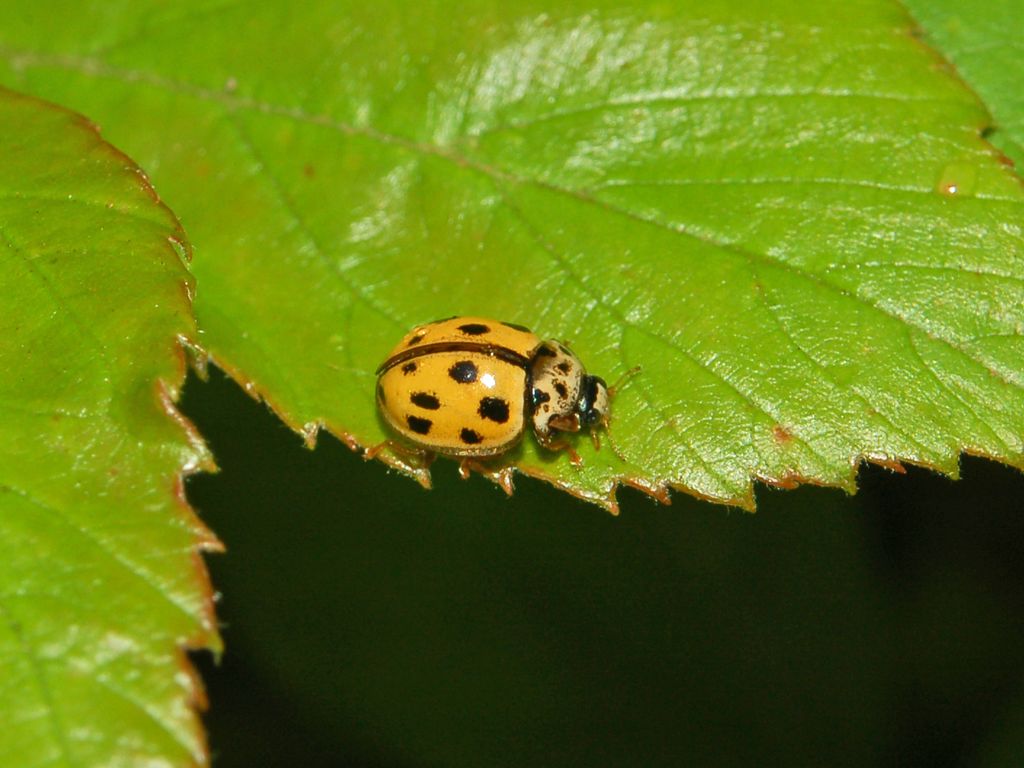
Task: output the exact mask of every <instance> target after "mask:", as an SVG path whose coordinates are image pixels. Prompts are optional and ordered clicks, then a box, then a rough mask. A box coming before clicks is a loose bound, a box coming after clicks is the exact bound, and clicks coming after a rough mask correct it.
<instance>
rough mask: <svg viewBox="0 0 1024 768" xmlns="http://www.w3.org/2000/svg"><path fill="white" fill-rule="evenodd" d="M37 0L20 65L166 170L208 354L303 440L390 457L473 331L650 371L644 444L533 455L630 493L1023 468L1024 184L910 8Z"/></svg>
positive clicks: (632, 418)
mask: <svg viewBox="0 0 1024 768" xmlns="http://www.w3.org/2000/svg"><path fill="white" fill-rule="evenodd" d="M34 8H35V6H33V5H31V4H27V3H24V4H22V3H10V4H7V6H6V10H5V15H6V18H5V19H3V21H4V23H3V24H2V25H0V30H2V31H0V77H2V78H3V80H4V81H6V82H11V83H15V84H16V85H17V86H18V87H21V88H25V89H28V90H30V91H32V92H37V93H43V94H46V95H47V96H49V97H51V98H54V99H57V100H60V101H62V102H65V103H68V104H70V105H72V106H74V107H76V108H79V109H83V110H86V111H88V112H89V114H91V115H95V116H96V117H97V119H99V120H101V121H102V123H103V125H104V127H105V129H106V130H107V131H108V132H109V134H110V136H111V137H112V138H113V139H114V140H116V141H117V142H120V143H122V144H123V145H124V146H125V147H126V148H128V149H129V151H130V152H132V153H133V155H134V156H135V157H136V158H137V159H139V161H140V162H141V163H142V164H143V166H144V167H146V168H147V170H149V171H150V172H151V173H152V174H153V176H154V178H155V180H156V182H157V184H158V186H159V188H160V189H161V190H162V192H163V193H164V194H165V195H166V196H167V198H168V200H169V201H170V202H171V204H172V205H173V206H174V208H175V210H176V211H177V212H178V213H179V214H180V215H181V216H182V217H183V220H184V222H185V225H186V226H187V227H188V230H189V232H190V235H191V237H192V238H193V240H194V242H195V243H196V244H197V253H198V255H197V258H196V262H195V266H194V269H195V274H196V276H197V278H198V282H199V285H200V289H199V294H198V298H197V304H196V311H197V316H198V320H199V323H200V326H201V327H202V328H203V330H204V337H203V343H204V344H205V346H206V347H207V348H208V349H209V350H210V351H211V353H212V355H213V357H214V359H215V360H216V361H217V362H219V363H220V364H221V365H223V366H224V367H225V368H227V369H228V370H229V371H231V372H233V374H234V375H235V376H236V377H237V378H238V379H240V380H242V381H244V382H247V383H249V385H250V387H251V389H252V390H253V391H254V392H258V393H260V394H262V395H263V396H264V397H266V398H267V399H268V400H269V401H270V402H271V404H272V405H273V406H274V407H275V409H276V410H278V412H279V413H280V414H281V415H282V416H283V417H284V418H285V419H286V420H287V421H288V422H289V423H290V424H292V425H293V426H295V427H296V428H305V429H307V430H308V431H313V430H314V429H315V427H316V425H319V424H323V425H326V427H327V428H328V429H330V430H331V431H332V432H334V433H335V434H338V435H339V436H342V437H343V438H344V439H346V440H347V441H348V442H350V444H353V445H354V444H357V443H358V444H360V445H364V446H367V445H374V444H377V443H379V442H380V441H381V440H383V439H384V438H385V437H386V432H385V431H384V429H383V428H382V425H381V423H380V421H379V418H378V416H377V414H376V411H375V407H374V403H373V394H372V393H373V381H374V376H373V371H374V369H375V368H376V366H377V364H378V363H379V362H380V360H381V357H382V356H383V355H384V353H385V352H386V351H387V350H388V349H390V348H391V346H392V345H393V344H394V343H395V341H396V340H397V339H398V338H400V337H401V335H402V334H403V333H404V332H405V331H406V330H408V328H410V327H411V326H412V325H414V324H416V323H418V322H422V321H425V320H430V319H434V318H437V317H445V316H450V315H452V314H462V313H466V314H469V313H473V314H482V315H487V316H493V317H497V318H499V319H503V320H509V321H513V322H518V323H522V324H526V325H529V326H530V327H532V328H534V330H536V331H537V332H538V333H540V334H542V335H545V336H554V337H557V338H562V339H567V340H569V341H571V342H572V344H573V346H574V348H575V349H576V351H577V352H578V353H579V354H580V356H581V357H582V358H583V359H584V361H585V363H586V364H587V366H588V368H589V369H590V370H592V371H593V372H595V373H598V374H601V375H602V376H604V377H605V378H606V379H608V380H609V381H612V380H615V379H616V378H617V377H618V376H620V375H621V374H622V373H624V372H625V371H626V370H628V369H629V368H631V367H633V366H636V365H640V366H642V367H643V371H642V373H641V374H640V375H638V376H636V377H634V378H633V379H632V380H631V381H630V382H629V383H628V385H627V386H626V387H625V388H623V390H622V391H621V392H620V393H619V395H618V396H617V397H616V399H615V402H614V414H613V423H612V427H611V432H612V438H613V440H614V444H615V449H616V450H615V451H613V450H608V449H607V448H606V449H604V450H602V451H600V452H599V453H595V452H594V451H593V449H592V448H590V447H589V445H588V444H587V443H586V442H585V441H581V442H580V444H579V449H580V452H581V454H582V455H583V458H584V460H585V467H584V468H583V469H581V470H577V469H575V468H573V467H572V466H570V464H569V463H568V461H567V460H566V457H565V456H552V455H549V454H545V453H543V452H542V451H541V450H540V449H539V448H538V447H537V446H536V443H535V442H534V441H533V440H531V439H527V440H525V441H524V443H523V444H522V447H521V449H520V450H519V451H518V452H517V453H516V454H514V455H513V456H511V457H510V458H511V459H512V460H514V461H515V462H516V463H517V465H518V466H519V467H520V468H521V469H522V470H523V471H525V472H528V473H530V474H534V475H539V476H544V477H548V478H550V479H551V480H552V481H553V482H555V483H556V484H558V485H561V486H563V487H565V488H567V489H569V490H570V491H572V492H573V493H576V494H578V495H581V496H585V497H588V498H592V499H595V500H598V501H601V502H604V503H606V504H612V503H613V494H614V487H615V485H616V483H617V482H620V481H626V482H631V483H634V484H636V485H639V486H644V487H647V488H649V489H657V488H660V487H663V486H665V485H672V486H675V487H679V488H683V489H686V490H688V491H690V492H692V493H694V494H697V495H699V496H703V497H707V498H712V499H717V500H723V501H729V502H735V503H740V504H748V505H749V504H750V503H751V498H752V496H751V491H750V489H751V481H752V479H761V480H764V481H766V482H769V483H773V484H780V485H788V484H792V483H795V482H798V481H809V482H814V483H826V484H836V485H840V486H843V487H846V488H852V486H853V483H854V473H855V468H856V466H857V463H858V462H859V461H860V460H861V459H862V458H865V457H867V458H870V459H873V460H876V461H880V462H883V463H889V464H895V463H896V462H899V461H909V462H913V463H918V464H923V465H928V466H932V467H936V468H938V469H941V470H943V471H945V472H949V473H952V474H955V473H956V471H957V460H958V456H959V454H960V452H961V451H962V450H967V451H970V452H973V453H977V454H982V455H986V456H991V457H994V458H997V459H1000V460H1002V461H1006V462H1010V463H1013V464H1017V465H1020V464H1021V462H1022V437H1021V436H1022V435H1024V389H1022V384H1024V380H1022V374H1021V366H1020V360H1021V359H1022V354H1024V337H1022V335H1021V334H1022V330H1024V327H1022V326H1024V318H1022V309H1021V307H1022V306H1024V280H1022V278H1024V274H1022V269H1021V267H1020V257H1019V254H1020V251H1021V246H1022V242H1024V236H1022V230H1021V211H1022V207H1021V202H1022V199H1024V195H1022V190H1021V186H1020V183H1019V180H1018V179H1017V178H1016V177H1015V176H1014V175H1013V173H1012V172H1011V171H1010V169H1008V168H1007V167H1006V166H1005V165H1004V164H1002V163H1001V162H1000V159H999V153H998V152H996V151H995V150H994V149H993V148H992V147H991V146H990V145H989V144H988V143H986V142H985V141H984V140H982V139H981V138H980V135H979V132H980V130H981V129H982V128H983V127H984V126H985V125H987V124H988V122H989V116H988V115H987V113H986V111H985V109H984V107H983V106H982V105H981V104H980V102H979V101H978V99H977V97H976V95H975V94H974V93H972V92H971V91H970V90H968V88H967V86H966V85H965V83H964V82H963V81H962V80H960V79H958V78H957V77H955V76H954V75H953V74H952V73H951V72H950V71H949V70H948V68H947V67H944V66H942V61H941V59H940V58H939V56H938V55H937V54H936V52H935V51H933V50H932V49H930V48H928V47H927V46H925V45H923V44H922V42H921V41H920V40H919V39H917V37H915V35H914V34H913V30H914V26H913V22H912V20H911V19H910V17H909V16H908V15H907V14H906V13H905V12H904V11H903V9H902V7H901V6H899V5H898V4H895V3H891V2H881V1H880V0H878V1H867V0H864V1H862V2H856V3H829V4H824V5H822V4H818V5H808V4H806V3H796V2H789V3H775V4H771V5H765V4H763V3H755V2H739V3H737V2H729V3H724V2H722V3H705V4H701V5H699V6H692V5H691V6H686V5H677V4H669V3H646V2H631V3H625V4H623V3H594V2H586V3H584V2H567V3H561V4H559V5H558V6H557V8H552V7H551V4H541V3H530V2H526V3H514V4H508V3H497V2H485V1H483V0H479V1H478V2H473V3H468V4H463V5H460V7H459V9H458V13H456V14H453V12H452V10H451V6H450V5H449V4H447V3H441V2H425V3H416V4H409V3H404V2H390V3H383V4H379V3H378V4H372V5H366V4H361V3H347V4H340V5H339V4H334V3H309V4H303V5H302V6H301V7H295V6H293V5H291V4H287V3H283V2H277V3H262V4H260V5H258V6H252V5H248V4H241V5H238V4H226V5H222V6H212V5H210V4H207V3H176V4H174V5H173V6H164V5H161V4H155V3H133V4H131V5H130V6H125V7H122V8H120V9H118V10H117V12H116V13H114V12H109V13H102V12H99V11H98V10H97V9H100V8H102V9H106V8H107V6H105V5H104V6H96V8H90V7H89V6H88V5H87V4H83V5H75V6H73V8H71V9H70V10H69V11H68V13H67V14H66V16H65V17H64V18H62V22H63V24H62V30H61V33H60V34H54V33H53V31H52V29H47V25H45V24H42V23H40V18H39V17H38V15H36V14H38V13H39V12H38V11H36V10H34ZM43 30H45V33H44V31H43ZM183 41H187V44H183ZM618 454H620V455H621V457H622V458H620V457H619V455H618ZM437 471H451V470H450V468H447V467H444V466H439V467H438V470H437Z"/></svg>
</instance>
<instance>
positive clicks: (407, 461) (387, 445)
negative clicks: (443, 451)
mask: <svg viewBox="0 0 1024 768" xmlns="http://www.w3.org/2000/svg"><path fill="white" fill-rule="evenodd" d="M385 449H387V453H384V450H385ZM382 454H383V455H382ZM378 456H379V457H380V459H381V461H383V462H384V463H385V464H387V465H388V466H389V467H393V468H395V469H397V470H398V471H399V472H403V473H405V474H407V475H409V476H410V477H412V478H415V479H416V481H417V482H418V483H419V484H420V485H422V486H423V487H424V488H426V489H427V490H430V487H431V482H430V465H431V464H433V463H434V459H435V458H436V454H435V453H433V452H432V451H421V450H416V449H415V448H409V447H408V446H406V445H403V444H402V443H398V442H396V441H394V440H385V441H384V442H382V443H377V445H372V446H370V447H369V448H366V449H365V450H364V451H363V460H364V461H369V460H370V459H375V458H377V457H378Z"/></svg>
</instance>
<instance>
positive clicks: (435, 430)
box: [368, 317, 609, 492]
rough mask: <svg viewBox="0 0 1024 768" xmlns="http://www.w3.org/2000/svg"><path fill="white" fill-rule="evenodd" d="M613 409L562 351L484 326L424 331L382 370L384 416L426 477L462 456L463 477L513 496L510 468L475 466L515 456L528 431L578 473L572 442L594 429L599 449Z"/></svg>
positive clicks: (524, 333)
mask: <svg viewBox="0 0 1024 768" xmlns="http://www.w3.org/2000/svg"><path fill="white" fill-rule="evenodd" d="M608 402H609V392H608V386H607V385H606V384H605V382H604V380H603V379H601V378H600V377H598V376H590V375H588V374H587V372H586V369H585V368H584V367H583V364H582V363H581V362H580V360H579V358H578V357H576V355H575V354H573V353H572V351H571V350H569V348H568V347H566V346H565V345H564V344H561V343H560V342H557V341H543V340H542V339H540V338H539V337H538V336H536V335H535V334H534V333H533V332H531V331H530V330H529V329H527V328H524V327H523V326H521V325H513V324H511V323H502V322H498V321H496V320H490V319H486V318H482V317H451V318H448V319H445V320H438V321H436V322H433V323H426V324H424V325H420V326H417V327H416V328H413V329H412V330H411V331H410V332H409V333H408V334H406V336H405V337H404V338H403V339H402V340H401V341H400V342H399V343H398V346H396V347H395V348H394V349H393V350H392V351H391V353H390V354H389V355H388V356H387V358H386V359H385V361H384V363H383V364H382V365H381V366H380V368H378V369H377V405H378V407H379V408H380V412H381V414H382V415H383V417H384V420H385V421H386V422H387V423H388V425H389V426H390V427H391V429H393V430H394V431H395V432H396V433H397V434H398V435H400V436H401V437H402V438H403V439H404V442H405V443H407V444H408V445H410V446H412V449H413V450H412V451H410V452H411V453H415V454H418V455H419V456H420V457H421V459H422V460H421V462H420V464H421V467H426V466H427V465H428V464H429V462H430V460H431V459H432V458H433V456H434V454H443V455H446V456H454V457H456V458H459V459H461V460H462V461H461V464H460V468H459V469H460V473H461V474H462V476H463V477H467V476H468V475H469V471H470V469H476V470H478V471H481V472H483V473H484V474H486V475H488V476H489V477H491V478H492V479H494V480H495V481H497V482H498V483H499V484H500V485H501V486H502V487H503V488H504V489H505V490H506V491H507V492H511V468H509V467H505V468H503V469H499V470H490V469H488V468H486V467H481V466H480V464H478V463H477V462H476V460H477V459H487V458H491V457H495V456H499V455H500V454H503V453H505V452H506V451H508V450H510V449H511V448H513V447H515V446H516V445H517V444H518V443H519V441H520V440H521V439H522V437H523V433H524V432H525V431H526V428H527V425H529V426H530V427H531V428H532V430H533V433H534V435H535V436H536V438H537V441H538V442H539V443H540V444H541V445H542V446H543V447H545V448H547V449H549V450H565V451H567V452H568V453H569V456H570V458H571V459H572V461H573V463H574V464H579V463H580V459H579V456H578V455H577V454H576V452H575V451H574V450H573V449H572V447H571V446H570V445H569V442H568V440H567V439H566V435H567V434H568V433H575V432H579V431H581V430H584V429H589V430H591V435H592V436H593V438H594V441H595V445H596V444H597V435H596V432H595V430H596V429H598V428H600V427H607V425H608ZM388 444H389V443H384V444H382V445H381V446H377V447H376V448H372V449H370V451H368V457H370V456H372V455H376V453H377V452H378V451H379V449H380V448H382V447H383V446H384V445H388ZM392 447H393V448H399V450H402V448H401V447H400V446H395V445H392ZM406 468H407V469H410V470H413V469H415V468H414V467H413V466H411V465H410V466H408V467H406Z"/></svg>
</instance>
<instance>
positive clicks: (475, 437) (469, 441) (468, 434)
mask: <svg viewBox="0 0 1024 768" xmlns="http://www.w3.org/2000/svg"><path fill="white" fill-rule="evenodd" d="M459 437H461V438H462V442H464V443H465V444H466V445H476V444H477V443H479V442H480V441H481V440H483V437H482V436H481V435H480V433H479V432H474V431H473V430H472V429H468V428H466V427H463V428H462V431H461V432H459Z"/></svg>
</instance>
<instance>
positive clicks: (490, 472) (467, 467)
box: [459, 457, 515, 496]
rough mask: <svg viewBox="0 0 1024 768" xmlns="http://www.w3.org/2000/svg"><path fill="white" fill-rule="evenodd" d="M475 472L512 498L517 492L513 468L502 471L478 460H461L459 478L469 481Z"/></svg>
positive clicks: (506, 467) (503, 468)
mask: <svg viewBox="0 0 1024 768" xmlns="http://www.w3.org/2000/svg"><path fill="white" fill-rule="evenodd" d="M473 472H476V473H478V474H481V475H483V476H484V477H486V478H487V479H488V480H490V481H491V482H492V483H495V484H497V485H498V487H500V488H501V490H503V491H504V492H505V493H506V494H507V495H509V496H511V495H512V492H513V491H514V490H515V487H514V486H513V484H512V472H513V470H512V467H511V466H504V467H501V468H500V469H492V468H491V467H488V466H487V465H486V464H482V463H481V462H479V461H477V460H476V459H472V458H469V457H466V458H463V459H460V460H459V477H461V478H462V479H463V480H468V479H469V476H470V475H471V474H472V473H473Z"/></svg>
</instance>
